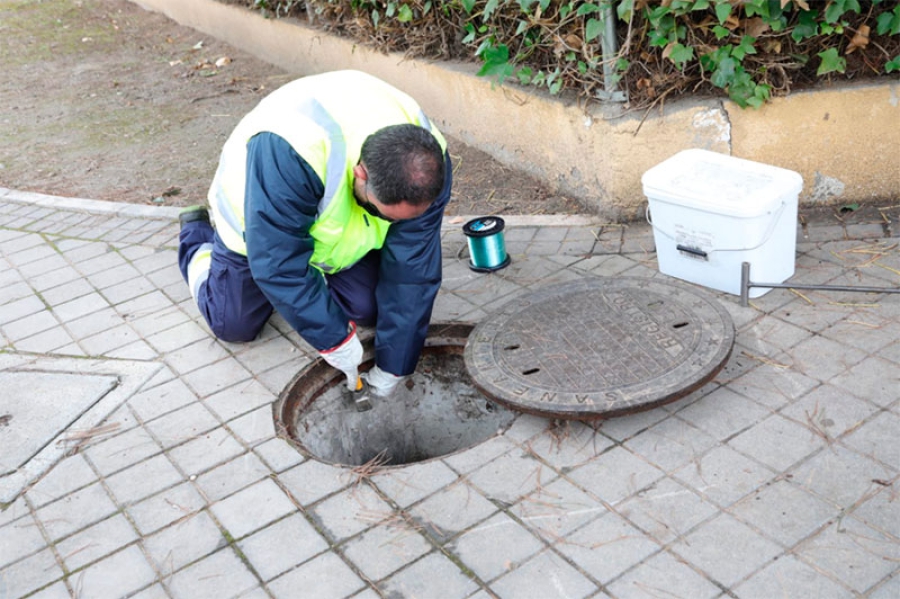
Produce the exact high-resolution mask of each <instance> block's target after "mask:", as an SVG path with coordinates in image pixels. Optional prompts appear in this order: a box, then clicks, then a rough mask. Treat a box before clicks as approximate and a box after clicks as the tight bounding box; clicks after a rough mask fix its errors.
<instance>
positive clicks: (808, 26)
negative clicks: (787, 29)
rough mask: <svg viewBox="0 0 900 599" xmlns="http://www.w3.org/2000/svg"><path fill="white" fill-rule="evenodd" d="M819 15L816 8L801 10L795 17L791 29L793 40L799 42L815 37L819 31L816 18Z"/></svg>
mask: <svg viewBox="0 0 900 599" xmlns="http://www.w3.org/2000/svg"><path fill="white" fill-rule="evenodd" d="M818 16H819V11H817V10H803V11H800V15H799V16H798V17H797V24H796V25H795V26H794V30H793V31H791V38H793V40H794V41H795V42H801V41H803V40H805V39H808V38H811V37H815V36H816V35H817V34H818V33H819V23H818V22H816V18H817V17H818Z"/></svg>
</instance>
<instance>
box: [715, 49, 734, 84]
mask: <svg viewBox="0 0 900 599" xmlns="http://www.w3.org/2000/svg"><path fill="white" fill-rule="evenodd" d="M736 66H737V62H735V60H734V59H733V58H731V57H727V58H723V59H722V60H720V61H719V65H718V68H716V70H715V72H714V73H713V74H712V77H711V78H710V81H711V82H712V84H713V85H715V86H716V87H721V88H724V87H725V86H727V85H728V84H729V83H731V80H732V79H734V70H735V67H736Z"/></svg>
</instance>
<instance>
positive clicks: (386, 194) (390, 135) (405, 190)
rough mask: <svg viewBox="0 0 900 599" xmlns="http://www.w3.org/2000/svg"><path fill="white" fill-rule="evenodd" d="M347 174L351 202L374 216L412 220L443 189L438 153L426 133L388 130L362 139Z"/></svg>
mask: <svg viewBox="0 0 900 599" xmlns="http://www.w3.org/2000/svg"><path fill="white" fill-rule="evenodd" d="M353 175H354V177H355V181H354V192H355V194H356V197H357V200H358V201H359V202H360V204H362V205H363V207H365V208H367V209H368V210H369V211H370V212H372V213H373V214H375V216H381V217H382V218H385V219H386V220H404V219H409V218H415V217H417V216H419V215H421V214H422V213H423V212H425V211H426V210H427V209H428V207H429V206H430V205H431V203H432V202H433V201H434V200H435V199H436V198H437V197H438V195H439V194H440V193H441V190H442V189H443V187H444V153H443V150H441V146H440V144H439V143H438V141H437V139H435V137H434V135H432V134H431V133H430V132H429V131H428V130H427V129H424V128H422V127H419V126H418V125H410V124H407V125H391V126H389V127H384V128H383V129H379V130H378V131H376V132H375V133H373V134H372V135H370V136H369V137H367V138H366V141H365V142H363V145H362V149H361V151H360V158H359V164H357V165H356V167H355V168H354V169H353Z"/></svg>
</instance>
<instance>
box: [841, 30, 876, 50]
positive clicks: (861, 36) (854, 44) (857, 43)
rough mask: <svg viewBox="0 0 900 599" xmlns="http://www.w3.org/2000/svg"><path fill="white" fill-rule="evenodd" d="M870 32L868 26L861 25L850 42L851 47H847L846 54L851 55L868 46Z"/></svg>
mask: <svg viewBox="0 0 900 599" xmlns="http://www.w3.org/2000/svg"><path fill="white" fill-rule="evenodd" d="M870 30H871V29H870V28H869V26H868V25H860V26H859V29H857V30H856V33H855V34H854V35H853V39H851V40H850V45H849V46H847V52H845V54H850V53H851V52H853V51H854V50H856V49H857V48H865V47H866V46H868V45H869V31H870Z"/></svg>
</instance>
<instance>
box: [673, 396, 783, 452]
mask: <svg viewBox="0 0 900 599" xmlns="http://www.w3.org/2000/svg"><path fill="white" fill-rule="evenodd" d="M769 414H770V412H769V410H768V409H766V408H764V407H763V406H761V405H759V404H758V403H755V402H753V401H750V400H749V399H747V398H745V397H743V396H742V395H738V394H737V393H735V392H734V391H731V390H729V389H727V388H724V387H720V388H718V389H715V390H714V391H712V392H711V393H709V394H708V395H706V396H704V397H702V398H700V399H699V400H697V401H696V402H694V403H692V404H691V405H690V406H688V407H686V408H685V409H683V410H681V411H679V412H678V418H682V419H684V420H687V421H688V422H689V423H691V424H692V425H694V426H696V427H697V428H699V429H700V430H702V431H705V432H706V433H709V435H711V436H712V437H713V438H715V439H716V440H717V441H725V440H727V439H729V438H731V437H732V436H734V435H736V434H738V433H740V432H741V431H743V430H746V429H747V428H750V427H751V426H752V425H754V424H756V423H758V422H759V421H761V420H762V419H763V418H765V417H766V416H768V415H769Z"/></svg>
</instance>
